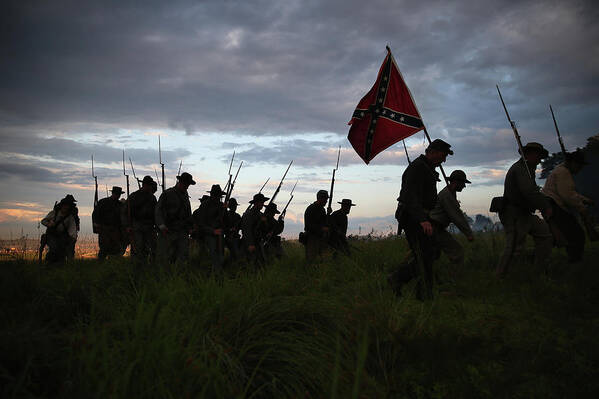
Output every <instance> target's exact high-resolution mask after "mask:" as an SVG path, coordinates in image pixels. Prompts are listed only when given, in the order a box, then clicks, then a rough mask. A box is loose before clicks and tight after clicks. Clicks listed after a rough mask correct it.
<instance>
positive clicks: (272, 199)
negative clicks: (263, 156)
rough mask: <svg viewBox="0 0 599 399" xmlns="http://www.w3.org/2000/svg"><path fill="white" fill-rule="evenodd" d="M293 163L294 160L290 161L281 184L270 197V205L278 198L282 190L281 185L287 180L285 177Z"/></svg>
mask: <svg viewBox="0 0 599 399" xmlns="http://www.w3.org/2000/svg"><path fill="white" fill-rule="evenodd" d="M292 163H293V160H292V161H291V162H289V166H288V167H287V170H286V171H285V174H284V175H283V178H282V179H281V181H280V182H279V186H278V187H277V189H276V190H275V193H274V194H273V195H272V197H271V198H270V201H269V202H268V204H269V205H270V204H272V203H273V202H274V200H275V198H277V195H278V194H279V191H281V186H282V185H283V181H285V177H286V176H287V172H289V168H291V164H292Z"/></svg>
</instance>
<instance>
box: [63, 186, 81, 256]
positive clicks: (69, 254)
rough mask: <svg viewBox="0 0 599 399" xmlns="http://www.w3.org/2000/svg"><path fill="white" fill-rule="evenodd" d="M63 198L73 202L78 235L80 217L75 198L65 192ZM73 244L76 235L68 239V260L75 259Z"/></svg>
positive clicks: (75, 242)
mask: <svg viewBox="0 0 599 399" xmlns="http://www.w3.org/2000/svg"><path fill="white" fill-rule="evenodd" d="M64 199H65V201H68V202H70V203H72V204H73V217H74V218H75V225H76V226H77V235H79V231H80V230H81V218H79V208H77V205H76V204H75V202H77V200H75V197H73V196H72V195H71V194H67V195H66V196H65V197H64ZM75 244H77V237H75V239H74V240H69V248H68V251H67V259H69V260H73V259H75Z"/></svg>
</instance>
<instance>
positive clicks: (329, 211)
mask: <svg viewBox="0 0 599 399" xmlns="http://www.w3.org/2000/svg"><path fill="white" fill-rule="evenodd" d="M340 157H341V146H339V152H338V153H337V165H336V166H335V169H333V177H332V178H331V190H330V191H329V206H328V207H327V215H330V214H331V212H333V207H332V205H333V189H334V188H335V172H337V169H339V158H340Z"/></svg>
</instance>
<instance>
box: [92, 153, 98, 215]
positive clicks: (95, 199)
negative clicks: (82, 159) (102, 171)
mask: <svg viewBox="0 0 599 399" xmlns="http://www.w3.org/2000/svg"><path fill="white" fill-rule="evenodd" d="M92 177H93V178H94V184H95V186H96V189H95V191H94V209H96V206H98V176H96V173H95V171H94V154H92Z"/></svg>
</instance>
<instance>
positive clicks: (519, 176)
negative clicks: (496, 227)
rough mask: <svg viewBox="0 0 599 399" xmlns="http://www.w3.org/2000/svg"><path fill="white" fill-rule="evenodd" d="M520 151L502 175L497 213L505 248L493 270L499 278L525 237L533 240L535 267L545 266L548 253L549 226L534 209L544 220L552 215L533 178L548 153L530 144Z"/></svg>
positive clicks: (522, 244) (516, 255) (545, 198)
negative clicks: (501, 192) (504, 174)
mask: <svg viewBox="0 0 599 399" xmlns="http://www.w3.org/2000/svg"><path fill="white" fill-rule="evenodd" d="M522 152H523V154H522V158H520V159H519V160H518V161H516V163H514V164H513V165H512V166H511V167H510V169H509V170H508V172H507V175H506V176H505V183H504V190H503V206H502V209H501V210H499V220H501V223H502V224H503V229H504V231H505V248H504V251H503V255H502V256H501V259H500V261H499V265H498V266H497V270H496V273H497V275H498V276H499V277H503V276H505V274H506V273H507V272H508V269H509V266H510V264H511V262H512V260H513V259H514V258H516V259H517V258H519V257H520V256H521V252H522V250H523V249H524V244H525V243H526V236H527V235H528V234H530V235H531V236H532V237H533V238H534V242H535V260H534V262H535V265H536V266H539V267H540V266H545V262H546V261H547V258H548V257H549V255H550V254H551V247H552V236H551V231H550V229H549V226H548V224H547V223H546V222H545V221H543V220H541V219H540V218H539V217H538V216H536V215H535V214H534V212H535V210H540V211H541V213H542V214H543V217H544V218H545V219H549V218H551V216H552V214H553V210H552V208H551V205H550V202H549V201H548V199H547V197H545V196H544V195H543V194H542V193H541V192H540V191H539V188H538V186H537V184H536V182H535V178H534V173H535V170H536V168H537V165H538V164H539V163H540V162H541V159H543V158H546V157H547V155H548V152H547V150H546V149H545V148H543V146H542V145H541V144H539V143H534V142H533V143H528V144H526V145H525V146H524V147H522ZM525 162H526V163H525ZM527 169H528V170H527ZM529 171H530V174H529ZM531 175H532V176H531Z"/></svg>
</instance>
